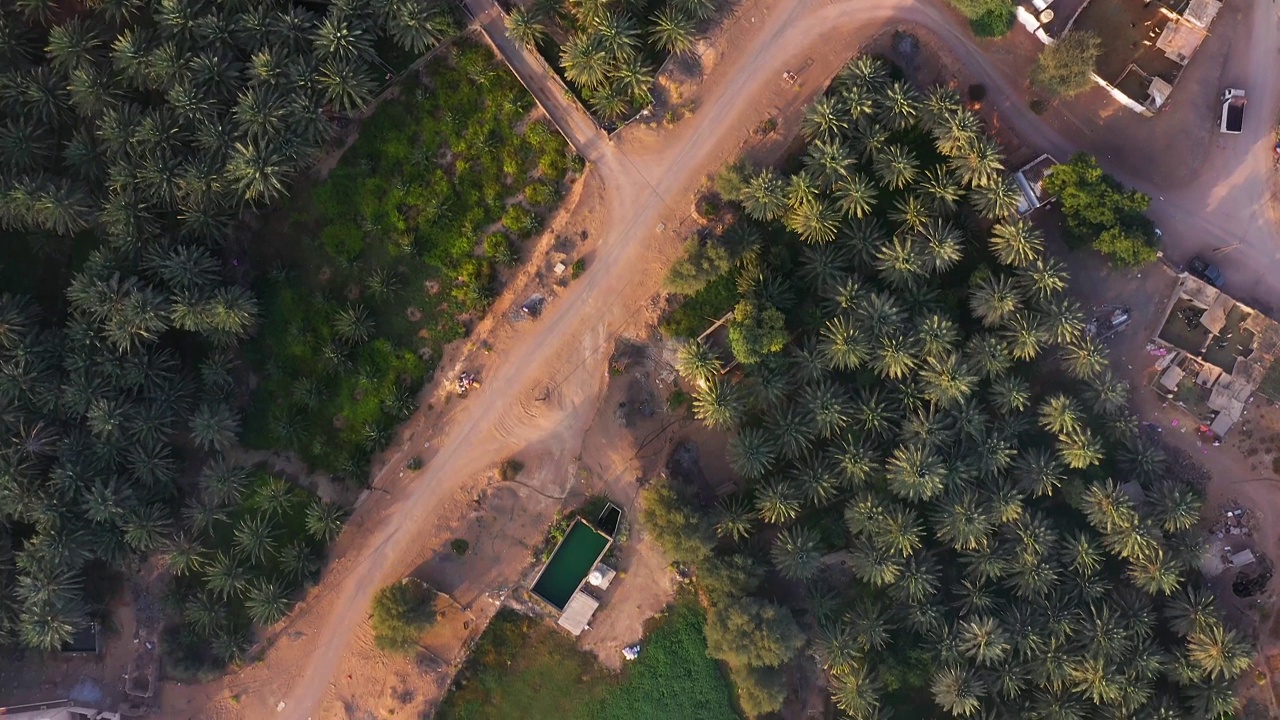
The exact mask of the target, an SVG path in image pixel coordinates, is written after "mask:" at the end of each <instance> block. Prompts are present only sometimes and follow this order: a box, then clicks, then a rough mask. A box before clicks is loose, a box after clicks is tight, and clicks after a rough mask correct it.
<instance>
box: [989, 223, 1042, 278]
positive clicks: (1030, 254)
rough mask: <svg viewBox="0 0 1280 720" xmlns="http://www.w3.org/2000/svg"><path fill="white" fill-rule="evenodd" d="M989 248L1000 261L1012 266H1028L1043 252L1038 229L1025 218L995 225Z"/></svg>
mask: <svg viewBox="0 0 1280 720" xmlns="http://www.w3.org/2000/svg"><path fill="white" fill-rule="evenodd" d="M990 242H991V249H992V250H993V251H995V254H996V257H997V258H998V259H999V260H1000V262H1001V263H1003V264H1005V265H1011V266H1014V267H1019V268H1025V267H1029V266H1031V265H1032V263H1034V262H1035V261H1036V260H1037V259H1038V258H1040V257H1041V256H1042V255H1043V254H1044V243H1043V239H1042V236H1041V235H1040V231H1038V230H1036V229H1035V228H1034V227H1032V226H1031V224H1030V223H1028V222H1026V221H1025V220H1011V221H1006V222H1002V223H1000V224H998V225H996V226H995V227H994V228H992V230H991V239H990Z"/></svg>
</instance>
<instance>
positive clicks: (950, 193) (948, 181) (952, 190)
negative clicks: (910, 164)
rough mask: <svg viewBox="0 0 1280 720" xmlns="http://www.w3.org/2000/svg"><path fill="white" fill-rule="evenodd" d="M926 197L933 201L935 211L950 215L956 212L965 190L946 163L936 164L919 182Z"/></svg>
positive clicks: (925, 172)
mask: <svg viewBox="0 0 1280 720" xmlns="http://www.w3.org/2000/svg"><path fill="white" fill-rule="evenodd" d="M918 186H919V188H920V190H922V191H923V192H924V194H925V196H926V197H928V198H929V199H930V200H932V201H933V210H934V212H936V213H938V214H940V215H948V214H950V213H953V212H955V210H956V207H957V205H958V203H959V202H960V198H962V197H964V190H963V188H962V187H961V185H960V181H959V180H957V179H956V174H955V172H954V171H952V170H951V169H950V168H948V167H947V166H946V165H934V166H933V167H931V168H929V169H928V170H926V171H924V175H923V176H922V177H921V179H920V182H919V183H918Z"/></svg>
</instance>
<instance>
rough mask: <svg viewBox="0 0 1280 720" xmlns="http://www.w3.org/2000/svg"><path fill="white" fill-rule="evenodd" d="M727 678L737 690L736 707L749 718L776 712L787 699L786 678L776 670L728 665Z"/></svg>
mask: <svg viewBox="0 0 1280 720" xmlns="http://www.w3.org/2000/svg"><path fill="white" fill-rule="evenodd" d="M729 677H731V678H732V679H733V684H734V687H736V688H737V689H738V705H739V707H741V708H742V712H743V714H745V715H746V716H747V717H749V718H757V717H760V716H761V715H768V714H769V713H773V712H777V711H778V710H781V709H782V703H783V702H784V701H786V699H787V682H786V676H785V675H784V674H783V673H780V672H777V671H776V670H769V669H766V668H755V667H749V666H743V665H730V666H729Z"/></svg>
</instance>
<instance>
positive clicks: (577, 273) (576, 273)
mask: <svg viewBox="0 0 1280 720" xmlns="http://www.w3.org/2000/svg"><path fill="white" fill-rule="evenodd" d="M586 271H587V261H586V260H584V259H582V258H578V259H577V260H574V261H573V264H572V265H570V266H569V277H570V278H571V279H573V280H577V279H578V278H580V277H582V273H584V272H586Z"/></svg>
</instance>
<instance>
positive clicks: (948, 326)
mask: <svg viewBox="0 0 1280 720" xmlns="http://www.w3.org/2000/svg"><path fill="white" fill-rule="evenodd" d="M916 336H917V337H919V338H920V345H921V352H922V354H923V357H924V358H926V359H927V358H941V357H944V356H948V355H950V354H951V353H952V352H953V351H954V349H955V346H956V341H957V340H958V339H959V338H960V330H959V328H957V327H956V324H955V323H954V322H952V321H951V320H950V319H949V318H947V317H945V316H943V315H940V314H937V313H931V314H929V315H926V316H925V317H924V318H923V319H922V320H920V322H919V324H918V326H917V327H916Z"/></svg>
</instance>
